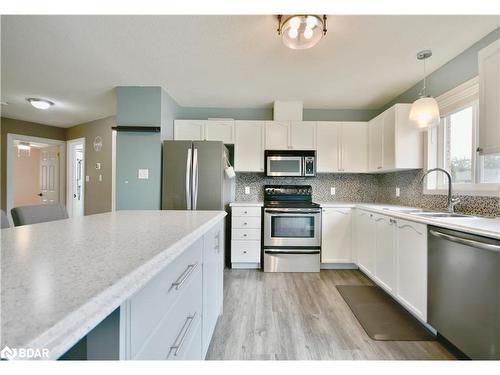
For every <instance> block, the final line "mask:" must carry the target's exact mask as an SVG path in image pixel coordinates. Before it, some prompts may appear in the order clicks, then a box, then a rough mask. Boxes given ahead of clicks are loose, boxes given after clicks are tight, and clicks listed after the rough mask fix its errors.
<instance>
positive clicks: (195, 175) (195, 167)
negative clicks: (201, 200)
mask: <svg viewBox="0 0 500 375" xmlns="http://www.w3.org/2000/svg"><path fill="white" fill-rule="evenodd" d="M192 188H193V210H196V209H197V208H198V149H197V148H196V147H195V148H194V151H193V186H192Z"/></svg>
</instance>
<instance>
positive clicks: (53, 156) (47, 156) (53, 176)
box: [39, 146, 59, 204]
mask: <svg viewBox="0 0 500 375" xmlns="http://www.w3.org/2000/svg"><path fill="white" fill-rule="evenodd" d="M39 195H40V203H41V204H56V203H59V147H58V146H52V147H45V148H42V149H41V150H40V194H39Z"/></svg>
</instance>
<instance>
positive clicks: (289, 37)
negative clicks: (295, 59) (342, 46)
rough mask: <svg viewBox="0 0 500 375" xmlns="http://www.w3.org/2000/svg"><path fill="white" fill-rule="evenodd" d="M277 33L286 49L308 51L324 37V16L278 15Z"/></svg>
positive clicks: (325, 30)
mask: <svg viewBox="0 0 500 375" xmlns="http://www.w3.org/2000/svg"><path fill="white" fill-rule="evenodd" d="M277 31H278V35H281V38H282V40H283V44H284V45H285V46H287V47H288V48H291V49H308V48H311V47H314V46H315V45H316V44H318V42H319V41H320V40H321V38H323V36H325V35H326V32H327V29H326V15H323V16H316V15H312V14H299V15H293V16H281V15H279V16H278V30H277Z"/></svg>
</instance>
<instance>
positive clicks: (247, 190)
mask: <svg viewBox="0 0 500 375" xmlns="http://www.w3.org/2000/svg"><path fill="white" fill-rule="evenodd" d="M245 194H246V195H248V194H250V186H245Z"/></svg>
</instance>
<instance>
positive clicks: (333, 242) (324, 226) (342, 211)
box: [321, 207, 352, 263]
mask: <svg viewBox="0 0 500 375" xmlns="http://www.w3.org/2000/svg"><path fill="white" fill-rule="evenodd" d="M351 232H352V225H351V209H350V208H333V207H332V208H323V209H322V216H321V263H351V262H352V254H351V248H352V246H351V241H352V233H351Z"/></svg>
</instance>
